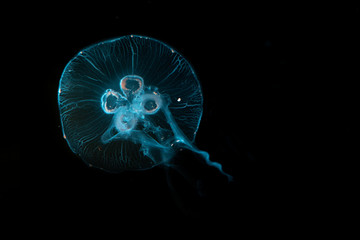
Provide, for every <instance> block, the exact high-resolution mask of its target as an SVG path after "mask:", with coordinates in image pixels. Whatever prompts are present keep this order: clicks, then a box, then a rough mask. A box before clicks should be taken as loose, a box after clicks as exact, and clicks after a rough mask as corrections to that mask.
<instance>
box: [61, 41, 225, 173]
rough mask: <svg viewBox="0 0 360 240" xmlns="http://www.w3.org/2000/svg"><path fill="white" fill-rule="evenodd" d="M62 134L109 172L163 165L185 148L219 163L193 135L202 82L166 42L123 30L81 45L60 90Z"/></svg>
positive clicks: (73, 147) (89, 160) (75, 149)
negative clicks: (122, 33)
mask: <svg viewBox="0 0 360 240" xmlns="http://www.w3.org/2000/svg"><path fill="white" fill-rule="evenodd" d="M58 101H59V109H60V117H61V123H62V130H63V136H64V138H65V139H66V141H67V143H68V145H69V147H70V148H71V150H72V151H73V152H74V153H75V154H78V155H79V156H80V157H81V158H82V160H83V161H84V162H85V163H87V164H88V165H90V166H94V167H98V168H101V169H103V170H106V171H110V172H119V171H124V170H136V169H149V168H152V167H154V166H156V165H159V164H167V163H168V162H169V161H170V160H171V159H172V158H173V157H174V155H175V154H176V152H177V150H178V149H179V148H180V146H181V148H187V149H189V150H191V151H193V152H196V153H198V154H200V155H201V156H203V157H204V159H205V161H206V163H208V164H209V165H212V166H214V167H216V168H218V169H219V170H220V171H221V172H222V173H223V174H225V175H226V176H228V178H231V177H230V176H229V175H228V174H226V173H224V172H223V171H222V168H221V165H220V164H219V163H216V162H212V161H210V159H209V154H208V153H207V152H204V151H201V150H199V149H198V148H197V147H196V146H195V145H194V144H193V141H194V139H195V136H196V132H197V130H198V128H199V124H200V119H201V116H202V112H203V109H202V104H203V97H202V92H201V87H200V83H199V81H198V79H197V77H196V75H195V73H194V71H193V69H192V68H191V66H190V64H189V63H188V62H187V61H186V60H185V59H184V58H183V57H182V56H181V55H180V54H179V53H177V52H176V51H174V50H173V49H172V48H171V47H169V46H167V45H166V44H164V43H162V42H160V41H158V40H155V39H152V38H149V37H143V36H135V35H130V36H124V37H120V38H117V39H113V40H108V41H104V42H100V43H97V44H94V45H92V46H90V47H88V48H86V49H84V50H82V51H80V52H79V53H78V54H77V55H76V56H75V57H74V58H73V59H72V60H71V61H70V62H69V63H68V64H67V66H66V67H65V69H64V72H63V74H62V76H61V79H60V86H59V92H58Z"/></svg>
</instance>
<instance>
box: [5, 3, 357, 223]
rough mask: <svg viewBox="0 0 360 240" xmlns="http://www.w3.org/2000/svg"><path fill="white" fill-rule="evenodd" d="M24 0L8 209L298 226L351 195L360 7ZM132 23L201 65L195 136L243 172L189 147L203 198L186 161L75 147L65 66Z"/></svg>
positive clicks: (18, 21) (15, 49) (10, 99)
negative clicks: (117, 166) (111, 163)
mask: <svg viewBox="0 0 360 240" xmlns="http://www.w3.org/2000/svg"><path fill="white" fill-rule="evenodd" d="M15 9H17V8H16V7H14V8H13V9H9V11H11V12H12V13H13V14H11V17H10V16H8V17H6V18H4V21H3V22H8V23H12V25H7V26H6V27H5V31H6V32H7V33H8V34H7V35H6V36H7V37H6V38H5V39H4V41H5V43H4V44H3V48H4V52H6V57H8V58H7V59H8V60H9V61H8V62H9V63H10V65H9V66H7V67H6V69H5V72H6V73H9V74H8V75H7V76H8V77H9V76H10V77H9V78H8V81H3V82H4V83H6V85H5V84H4V85H3V88H2V89H3V90H4V92H6V93H7V94H5V95H3V96H5V97H4V100H3V103H2V106H3V107H4V109H3V110H4V111H7V112H8V113H7V114H6V115H4V116H7V118H6V119H3V120H4V124H3V132H5V131H6V132H8V131H11V132H10V133H9V134H6V138H7V139H8V141H6V142H5V143H3V145H2V155H1V169H0V170H1V178H2V180H1V189H0V194H1V198H0V199H1V201H2V204H1V207H2V208H3V209H4V210H7V211H8V212H9V213H10V215H11V216H13V217H15V219H17V220H19V219H26V221H29V220H30V221H34V219H35V217H38V219H42V220H43V221H42V222H44V223H45V222H47V223H48V224H49V225H52V224H51V222H52V221H53V220H58V219H60V218H65V219H66V221H67V222H74V223H78V222H84V221H85V222H88V223H93V224H94V223H96V224H97V223H99V222H102V221H109V219H110V218H111V219H114V220H112V221H111V222H112V223H114V224H115V225H118V226H119V225H121V224H123V223H128V224H129V223H130V224H129V225H132V223H134V224H135V225H137V226H143V225H147V224H155V225H158V226H159V228H162V226H164V224H166V223H167V224H168V225H172V226H179V225H178V224H180V226H181V224H184V225H186V226H190V225H193V226H198V225H199V224H200V223H201V222H204V221H205V222H207V223H210V224H211V225H210V226H219V224H220V225H225V224H224V223H225V222H226V223H228V222H231V223H233V224H234V223H235V225H236V226H238V227H239V226H244V225H248V226H255V227H256V226H259V224H261V223H266V224H267V225H277V224H279V225H281V226H283V225H286V226H287V227H294V228H296V226H298V223H302V224H304V222H307V224H308V225H307V226H308V227H309V226H311V225H312V224H311V223H314V224H315V223H316V222H317V221H320V219H323V218H324V216H328V217H331V216H333V214H334V210H333V211H331V213H330V211H328V209H329V208H330V206H333V203H334V202H333V201H334V199H338V198H339V195H340V196H344V198H346V197H349V198H351V193H350V192H348V191H347V190H348V188H349V185H350V183H351V181H352V179H353V178H354V177H355V176H354V175H353V174H351V173H349V174H348V173H347V171H349V172H351V171H350V170H351V167H350V166H351V164H352V163H353V161H354V159H355V157H354V155H353V150H354V149H355V146H357V145H356V144H355V141H353V138H354V137H355V136H356V133H358V127H357V126H356V124H355V123H356V122H357V121H356V117H355V116H356V111H355V109H357V108H356V107H355V104H356V98H357V95H358V94H357V92H358V91H357V90H356V88H355V86H356V82H357V81H358V79H359V74H358V66H359V55H358V54H359V37H358V32H359V8H358V6H341V7H340V6H329V5H325V6H298V5H280V4H279V5H273V4H268V5H252V6H249V5H245V4H235V3H234V4H226V3H225V2H223V3H219V2H214V3H209V2H206V3H205V4H198V5H195V4H194V3H191V2H176V3H171V4H170V3H166V2H158V1H140V2H134V3H126V4H125V3H122V4H119V3H117V4H105V3H104V4H102V3H99V4H98V5H94V6H88V5H87V6H80V5H67V4H64V3H62V4H61V5H60V4H59V5H57V4H56V3H54V4H51V5H45V6H43V5H39V6H36V5H29V6H22V10H15ZM129 34H138V35H145V36H150V37H153V38H156V39H159V40H160V41H163V42H165V43H167V44H169V45H170V46H172V47H173V48H175V49H177V51H179V52H180V53H181V54H182V55H183V56H184V57H185V58H186V59H187V60H188V61H189V62H190V63H191V64H192V66H193V68H194V69H195V72H196V73H197V75H198V78H199V80H200V82H201V84H202V88H203V93H204V114H203V118H202V121H201V124H200V129H199V132H198V135H197V138H196V145H197V146H198V147H199V148H200V149H203V150H205V151H208V152H209V153H210V156H211V159H212V160H213V161H217V162H220V163H221V164H222V165H223V168H224V171H226V172H228V173H229V174H231V175H233V176H234V180H235V181H234V182H231V183H227V182H226V181H225V179H224V178H223V177H222V176H221V175H219V174H218V173H217V172H216V171H214V169H210V168H207V167H206V166H204V165H202V164H201V160H196V159H198V158H197V157H196V156H194V155H193V154H191V153H187V152H184V153H181V154H180V156H178V157H177V161H178V162H181V161H183V164H184V165H185V166H187V167H188V168H189V169H193V172H191V171H190V172H191V176H192V177H194V178H195V179H196V178H198V179H202V180H204V181H203V184H204V189H203V190H204V191H205V193H206V194H205V195H201V196H200V195H198V194H197V190H196V188H194V186H193V183H194V182H196V181H195V180H194V181H190V182H188V181H187V180H186V179H184V178H182V177H181V176H180V175H179V174H177V173H176V172H175V171H173V170H170V171H166V170H165V169H164V168H162V167H157V168H154V169H151V170H148V171H141V172H124V173H121V174H109V173H106V172H102V171H100V170H97V169H92V168H88V167H87V166H86V165H85V164H83V162H82V161H81V159H79V158H78V157H76V156H75V155H74V154H73V153H72V152H71V150H70V149H69V148H68V146H67V143H66V141H65V140H64V139H63V138H62V132H61V127H60V117H59V113H58V106H57V90H58V83H59V80H60V77H61V73H62V71H63V69H64V67H65V66H66V64H67V62H68V61H69V60H70V59H71V58H72V57H73V56H74V55H75V54H76V53H77V52H78V51H80V50H81V49H83V48H84V47H86V46H89V45H91V44H93V43H96V42H99V41H103V40H106V39H110V38H115V37H119V36H123V35H129ZM4 76H5V74H4ZM8 83H10V85H8ZM8 116H10V117H8ZM192 161H194V163H193V162H192ZM344 166H345V167H344ZM167 174H170V175H171V176H172V181H173V182H172V184H173V185H172V186H173V188H174V189H175V190H172V188H171V187H169V186H168V181H167ZM339 201H340V200H339ZM155 219H159V220H155ZM96 224H95V225H96Z"/></svg>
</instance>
